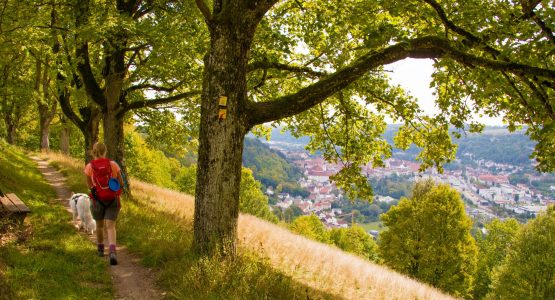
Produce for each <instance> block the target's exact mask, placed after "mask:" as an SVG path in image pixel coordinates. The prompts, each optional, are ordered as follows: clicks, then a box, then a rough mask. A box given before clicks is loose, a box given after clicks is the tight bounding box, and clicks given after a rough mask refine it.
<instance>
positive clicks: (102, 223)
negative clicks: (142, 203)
mask: <svg viewBox="0 0 555 300" xmlns="http://www.w3.org/2000/svg"><path fill="white" fill-rule="evenodd" d="M106 152H107V150H106V145H104V144H103V143H100V142H98V143H96V144H94V145H93V149H92V156H93V158H94V159H93V160H92V161H91V162H89V163H88V164H87V165H86V166H85V170H84V172H85V175H86V177H87V186H88V187H89V189H90V191H91V195H90V197H91V200H92V201H91V212H92V215H93V218H94V219H95V221H96V241H97V247H98V256H101V257H104V227H106V235H107V238H108V245H109V251H110V252H109V255H108V257H109V259H110V265H117V264H118V260H117V255H116V219H117V217H118V214H119V211H120V208H121V203H120V197H119V195H120V194H121V188H120V187H121V186H123V180H122V177H121V169H120V167H119V166H118V164H117V163H116V162H114V161H112V160H109V159H108V158H106Z"/></svg>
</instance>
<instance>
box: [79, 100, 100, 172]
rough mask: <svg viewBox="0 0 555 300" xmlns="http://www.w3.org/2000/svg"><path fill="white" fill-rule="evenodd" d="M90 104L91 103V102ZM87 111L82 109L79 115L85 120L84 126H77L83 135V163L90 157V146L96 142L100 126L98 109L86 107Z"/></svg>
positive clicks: (91, 157)
mask: <svg viewBox="0 0 555 300" xmlns="http://www.w3.org/2000/svg"><path fill="white" fill-rule="evenodd" d="M91 105H92V104H91ZM86 111H87V113H84V110H83V109H82V111H81V115H83V118H84V119H85V120H86V123H85V126H83V127H79V129H80V130H81V133H82V134H83V137H85V163H89V162H90V161H91V160H92V159H93V156H92V147H93V145H94V144H95V143H96V142H98V133H99V126H100V110H99V109H97V108H96V107H87V109H86Z"/></svg>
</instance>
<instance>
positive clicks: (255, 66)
mask: <svg viewBox="0 0 555 300" xmlns="http://www.w3.org/2000/svg"><path fill="white" fill-rule="evenodd" d="M260 69H262V70H268V69H276V70H283V71H291V72H293V73H305V74H308V75H311V76H313V77H322V76H326V75H329V74H328V73H326V72H320V71H315V70H313V69H311V68H308V67H300V66H291V65H287V64H282V63H277V62H268V61H259V62H254V63H252V64H250V65H249V66H248V72H252V71H255V70H260Z"/></svg>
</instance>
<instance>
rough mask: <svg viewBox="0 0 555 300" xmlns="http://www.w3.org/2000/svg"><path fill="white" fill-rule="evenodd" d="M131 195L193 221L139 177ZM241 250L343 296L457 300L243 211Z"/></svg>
mask: <svg viewBox="0 0 555 300" xmlns="http://www.w3.org/2000/svg"><path fill="white" fill-rule="evenodd" d="M48 157H49V159H51V160H53V161H55V162H57V163H60V164H62V165H64V166H66V167H73V168H82V162H80V161H76V160H74V159H71V158H68V157H66V156H63V155H59V154H50V155H48ZM131 184H132V187H133V196H134V197H136V198H137V199H143V200H147V201H150V202H154V203H156V207H159V208H162V209H163V210H166V211H168V212H172V213H175V214H179V215H180V216H182V217H183V218H185V219H187V220H190V222H191V224H192V219H193V211H194V198H193V197H192V196H190V195H186V194H183V193H179V192H176V191H172V190H168V189H164V188H160V187H158V186H155V185H152V184H148V183H144V182H141V181H137V180H132V181H131ZM238 236H239V248H240V249H252V250H255V251H257V252H258V253H260V254H261V255H262V256H265V257H268V258H269V259H270V261H271V263H272V265H273V266H274V267H275V268H276V269H278V270H280V271H282V272H284V273H286V274H288V275H290V276H292V277H293V278H295V279H296V280H298V281H300V282H302V283H303V284H305V285H307V286H310V287H312V288H314V289H317V290H321V291H324V292H327V293H330V294H334V295H341V296H342V298H344V299H453V297H451V296H449V295H446V294H443V293H442V292H440V291H438V290H437V289H434V288H432V287H430V286H428V285H426V284H423V283H420V282H418V281H416V280H413V279H410V278H408V277H406V276H403V275H401V274H399V273H396V272H394V271H391V270H389V269H387V268H386V267H384V266H381V265H377V264H374V263H371V262H369V261H366V260H364V259H362V258H359V257H357V256H354V255H351V254H348V253H346V252H343V251H341V250H339V249H337V248H335V247H332V246H329V245H325V244H322V243H318V242H315V241H312V240H310V239H307V238H305V237H302V236H299V235H296V234H293V233H291V232H290V231H288V230H287V229H284V228H282V227H279V226H277V225H274V224H271V223H268V222H266V221H263V220H260V219H258V218H256V217H253V216H250V215H244V214H241V216H240V217H239V226H238Z"/></svg>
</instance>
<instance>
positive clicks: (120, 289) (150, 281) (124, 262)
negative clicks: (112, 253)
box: [31, 157, 165, 300]
mask: <svg viewBox="0 0 555 300" xmlns="http://www.w3.org/2000/svg"><path fill="white" fill-rule="evenodd" d="M31 159H32V160H34V161H35V162H36V163H37V165H38V169H39V171H40V172H41V173H42V174H43V176H44V178H45V179H46V181H47V182H48V183H49V184H50V185H52V186H53V187H54V189H55V190H56V195H57V199H56V200H58V201H62V203H63V204H64V206H65V207H66V208H67V210H68V212H71V209H70V208H69V205H68V199H69V197H70V196H71V191H70V190H69V189H68V188H67V187H66V185H65V177H64V176H63V175H62V174H61V173H60V172H58V171H57V170H56V169H54V168H53V167H51V166H49V165H48V163H47V162H46V161H44V160H42V159H40V158H38V157H31ZM123 213H125V212H123ZM82 234H83V235H84V236H87V237H88V238H89V239H90V240H91V242H92V243H94V245H91V247H95V245H96V236H95V235H87V234H86V233H82ZM117 253H118V265H116V266H110V267H109V270H110V275H111V277H112V282H113V285H114V290H115V293H116V294H115V297H116V299H138V300H140V299H145V300H146V299H148V300H151V299H162V298H164V295H165V293H163V292H162V291H160V290H158V288H157V287H156V286H155V284H154V281H155V275H154V274H153V272H152V270H150V269H147V268H145V267H142V266H140V265H139V259H138V258H137V257H134V256H132V255H131V254H130V253H128V251H127V250H126V249H125V247H122V246H119V245H118V247H117ZM105 259H106V264H108V261H107V258H105Z"/></svg>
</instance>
